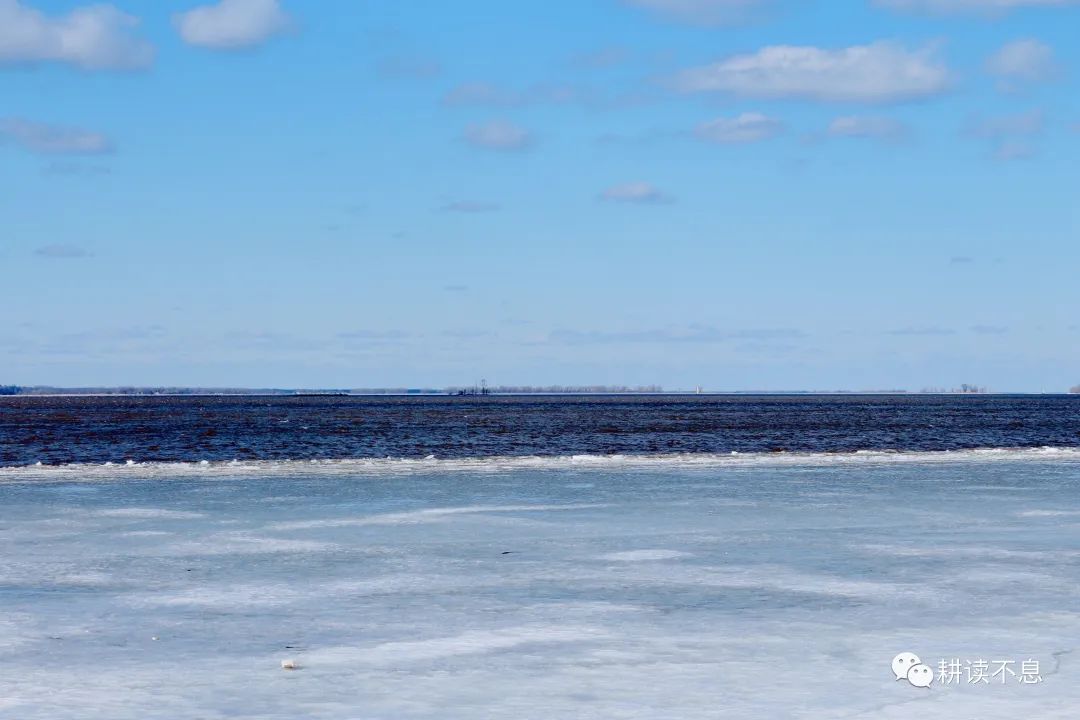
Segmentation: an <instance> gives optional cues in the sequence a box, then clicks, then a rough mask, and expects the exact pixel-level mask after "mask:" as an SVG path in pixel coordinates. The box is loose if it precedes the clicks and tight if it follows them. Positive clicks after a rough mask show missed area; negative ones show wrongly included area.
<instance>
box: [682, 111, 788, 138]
mask: <svg viewBox="0 0 1080 720" xmlns="http://www.w3.org/2000/svg"><path fill="white" fill-rule="evenodd" d="M783 130H784V125H783V123H781V122H780V121H779V120H777V119H775V118H771V117H768V116H767V115H762V114H761V113H756V112H755V113H743V114H741V115H738V116H736V117H732V118H726V117H722V118H716V119H715V120H710V121H708V122H703V123H701V124H700V125H698V126H697V128H696V129H695V130H694V134H695V135H697V137H698V138H700V139H701V140H705V141H707V142H713V143H723V144H738V143H751V142H757V141H758V140H767V139H768V138H771V137H775V136H776V135H779V134H780V133H781V132H783Z"/></svg>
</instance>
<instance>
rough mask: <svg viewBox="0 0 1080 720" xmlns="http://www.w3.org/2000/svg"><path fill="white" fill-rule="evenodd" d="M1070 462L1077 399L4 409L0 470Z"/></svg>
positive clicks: (149, 401)
mask: <svg viewBox="0 0 1080 720" xmlns="http://www.w3.org/2000/svg"><path fill="white" fill-rule="evenodd" d="M1039 446H1056V447H1076V446H1080V396H862V395H860V396H591V397H581V396H577V397H565V396H563V397H557V396H527V397H483V398H451V397H331V396H325V397H288V396H285V397H235V396H232V397H29V396H28V397H6V398H0V465H2V466H11V465H30V464H33V463H37V462H42V463H44V464H62V463H74V462H108V461H113V462H119V461H124V460H128V459H131V460H135V461H137V462H148V461H149V462H152V461H173V462H175V461H200V460H211V461H213V460H232V459H240V460H250V459H260V460H283V459H293V460H306V459H341V458H382V457H394V458H419V457H426V456H428V455H435V456H436V457H440V458H455V457H477V456H521V455H576V454H601V455H603V454H613V453H641V454H651V453H652V454H655V453H728V452H732V451H738V452H744V453H745V452H774V451H791V452H850V451H855V450H907V451H910V450H952V449H961V448H986V447H1039Z"/></svg>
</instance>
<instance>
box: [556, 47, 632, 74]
mask: <svg viewBox="0 0 1080 720" xmlns="http://www.w3.org/2000/svg"><path fill="white" fill-rule="evenodd" d="M629 57H630V53H629V52H627V51H626V50H625V49H623V48H619V47H607V48H601V49H600V50H595V51H593V52H587V53H581V54H579V55H575V56H574V57H573V58H571V60H570V62H571V64H572V65H574V66H575V67H579V68H586V69H589V70H602V69H605V68H610V67H615V66H616V65H621V64H622V63H624V62H626V60H627V59H628V58H629Z"/></svg>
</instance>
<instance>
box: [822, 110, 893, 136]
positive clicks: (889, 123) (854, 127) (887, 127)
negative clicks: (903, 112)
mask: <svg viewBox="0 0 1080 720" xmlns="http://www.w3.org/2000/svg"><path fill="white" fill-rule="evenodd" d="M826 132H827V133H828V135H829V137H837V138H858V139H866V140H880V141H883V142H897V141H899V140H903V139H904V138H906V137H907V136H908V128H907V126H906V125H904V124H903V123H902V122H900V121H899V120H894V119H893V118H889V117H883V116H880V115H843V116H841V117H837V118H833V120H832V122H830V123H829V127H828V130H827V131H826Z"/></svg>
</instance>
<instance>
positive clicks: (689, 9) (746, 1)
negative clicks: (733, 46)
mask: <svg viewBox="0 0 1080 720" xmlns="http://www.w3.org/2000/svg"><path fill="white" fill-rule="evenodd" d="M623 3H625V4H626V5H631V6H633V7H639V8H644V9H646V10H653V11H655V12H658V13H660V14H662V15H664V16H666V17H668V18H670V19H672V20H677V21H679V22H688V23H693V24H696V25H725V24H727V23H731V22H736V21H738V20H741V19H743V18H745V17H746V15H747V12H748V11H749V10H751V9H753V8H755V7H757V6H759V5H762V4H764V3H763V0H623Z"/></svg>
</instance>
